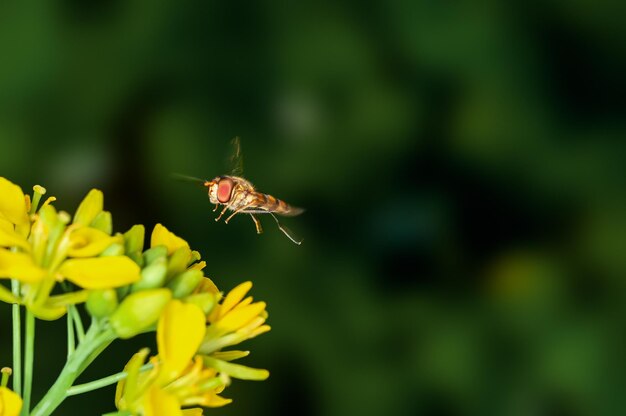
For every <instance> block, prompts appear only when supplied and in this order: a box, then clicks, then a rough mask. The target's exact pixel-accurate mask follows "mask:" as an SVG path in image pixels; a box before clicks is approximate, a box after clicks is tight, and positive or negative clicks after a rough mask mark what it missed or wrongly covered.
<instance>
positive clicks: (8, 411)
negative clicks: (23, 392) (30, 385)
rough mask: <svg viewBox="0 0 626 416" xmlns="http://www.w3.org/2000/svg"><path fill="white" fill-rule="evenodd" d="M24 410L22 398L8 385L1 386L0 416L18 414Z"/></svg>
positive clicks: (15, 415) (14, 415)
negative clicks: (7, 386)
mask: <svg viewBox="0 0 626 416" xmlns="http://www.w3.org/2000/svg"><path fill="white" fill-rule="evenodd" d="M21 410H22V398H21V397H20V396H19V395H18V394H16V393H14V392H13V391H11V390H9V389H8V388H6V387H0V416H17V415H19V414H20V411H21Z"/></svg>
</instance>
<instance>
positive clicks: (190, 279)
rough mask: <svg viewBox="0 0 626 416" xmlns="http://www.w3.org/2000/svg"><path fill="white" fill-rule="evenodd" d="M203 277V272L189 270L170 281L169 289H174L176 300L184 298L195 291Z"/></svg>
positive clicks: (173, 293)
mask: <svg viewBox="0 0 626 416" xmlns="http://www.w3.org/2000/svg"><path fill="white" fill-rule="evenodd" d="M203 277H204V275H203V274H202V270H187V271H184V272H182V273H181V274H179V275H178V276H176V277H174V278H173V279H172V280H170V281H169V282H168V283H167V287H169V288H170V289H172V295H173V296H174V298H175V299H180V298H184V297H185V296H188V295H190V294H191V292H193V291H194V289H195V288H196V287H197V286H198V284H199V283H200V282H201V281H202V278H203Z"/></svg>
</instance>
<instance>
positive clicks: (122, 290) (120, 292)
mask: <svg viewBox="0 0 626 416" xmlns="http://www.w3.org/2000/svg"><path fill="white" fill-rule="evenodd" d="M115 292H116V293H117V299H118V300H119V301H122V300H124V298H125V297H126V296H127V295H128V294H129V293H130V285H126V286H122V287H118V288H116V289H115Z"/></svg>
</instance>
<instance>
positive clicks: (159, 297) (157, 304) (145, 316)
mask: <svg viewBox="0 0 626 416" xmlns="http://www.w3.org/2000/svg"><path fill="white" fill-rule="evenodd" d="M171 298H172V292H171V291H170V290H169V289H164V288H160V289H151V290H142V291H141V292H135V293H131V294H130V295H128V296H127V297H126V299H124V301H123V302H122V303H121V304H120V306H119V307H118V308H117V310H116V311H115V312H114V313H113V315H111V320H110V323H111V327H112V328H113V330H114V331H115V333H116V334H117V336H118V337H120V338H131V337H133V336H135V335H137V334H139V333H141V332H143V331H145V330H146V329H148V328H150V327H151V326H152V325H154V324H155V323H156V322H157V320H158V319H159V316H160V315H161V311H162V310H163V308H164V307H165V305H166V304H167V302H169V300H170V299H171Z"/></svg>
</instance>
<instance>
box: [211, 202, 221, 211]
mask: <svg viewBox="0 0 626 416" xmlns="http://www.w3.org/2000/svg"><path fill="white" fill-rule="evenodd" d="M219 206H220V204H215V208H213V212H215V211H217V208H218V207H219Z"/></svg>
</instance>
